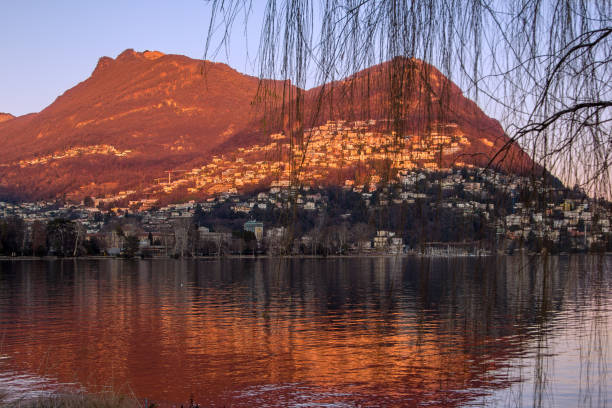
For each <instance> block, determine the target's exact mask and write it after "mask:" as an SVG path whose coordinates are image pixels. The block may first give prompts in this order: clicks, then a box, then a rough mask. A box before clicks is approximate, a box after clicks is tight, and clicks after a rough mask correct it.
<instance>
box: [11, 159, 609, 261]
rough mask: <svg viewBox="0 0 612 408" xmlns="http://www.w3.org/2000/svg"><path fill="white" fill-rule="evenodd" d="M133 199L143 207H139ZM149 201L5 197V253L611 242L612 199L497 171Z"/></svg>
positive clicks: (379, 249)
mask: <svg viewBox="0 0 612 408" xmlns="http://www.w3.org/2000/svg"><path fill="white" fill-rule="evenodd" d="M132 204H135V203H132ZM150 205H151V206H150V207H149V208H146V209H142V208H138V209H134V208H130V207H129V206H128V207H123V208H120V207H110V206H109V203H107V202H105V201H104V200H97V199H93V198H91V197H88V198H86V199H85V200H84V201H83V202H82V203H80V204H74V203H65V202H61V201H41V202H32V203H8V202H0V227H1V228H0V245H1V246H0V254H2V255H5V256H48V255H53V256H84V255H103V256H127V257H133V256H141V257H187V256H232V255H249V256H261V255H266V254H267V255H324V256H331V255H355V254H372V255H375V254H377V255H380V254H396V255H398V254H415V255H431V256H468V255H470V256H474V255H488V254H494V253H513V252H515V251H529V252H543V251H545V252H547V253H571V252H585V251H610V250H612V228H611V223H612V207H611V205H610V203H609V202H607V201H604V200H593V199H590V198H588V197H587V196H586V195H585V194H584V193H583V192H581V191H580V190H579V189H577V188H575V189H571V190H570V189H566V188H564V187H563V186H561V185H560V183H559V185H546V184H544V181H543V180H535V181H534V180H532V179H529V178H526V177H519V176H515V175H508V174H503V173H499V172H495V171H493V170H491V169H480V168H466V167H462V168H451V169H436V170H432V169H421V170H402V171H400V172H399V175H398V179H397V180H392V181H389V182H386V183H382V182H379V183H377V184H375V185H356V184H355V182H354V180H345V183H344V186H342V187H329V186H327V187H323V186H321V187H312V186H308V185H303V186H301V187H290V186H287V185H283V184H282V183H278V182H273V183H272V184H271V185H270V186H269V187H267V188H265V189H261V190H260V191H255V192H253V193H250V194H238V193H237V192H222V193H219V194H216V195H214V196H213V197H210V198H208V199H206V200H203V201H193V200H191V201H188V202H184V203H175V204H169V205H165V206H159V207H158V206H155V204H154V203H150Z"/></svg>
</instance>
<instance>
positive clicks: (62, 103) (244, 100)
mask: <svg viewBox="0 0 612 408" xmlns="http://www.w3.org/2000/svg"><path fill="white" fill-rule="evenodd" d="M391 64H406V69H407V70H408V71H410V72H412V74H414V72H416V73H417V75H430V76H431V78H430V79H431V81H425V82H427V85H430V84H433V85H432V86H433V88H432V89H425V88H426V87H425V86H424V82H423V80H422V78H421V79H419V78H417V77H407V78H408V80H406V81H403V82H402V83H401V84H400V86H399V88H400V89H403V90H404V91H405V95H404V96H402V98H401V101H406V106H407V107H406V108H405V109H403V110H402V112H400V116H401V120H400V121H397V122H402V124H401V126H402V129H403V130H405V131H406V132H407V133H411V134H415V135H420V134H425V133H432V130H431V124H432V123H435V124H438V125H440V126H442V127H444V126H446V125H448V124H455V126H456V127H457V129H459V133H461V134H465V135H467V137H468V138H469V139H470V143H469V145H468V144H465V145H464V146H463V150H462V151H461V152H460V153H461V154H463V155H465V157H469V156H470V155H472V156H473V157H472V158H471V159H468V160H463V161H464V162H466V164H473V165H478V166H483V165H486V164H487V161H488V159H490V157H491V156H492V154H491V152H492V151H493V150H494V149H499V148H501V147H502V146H503V145H504V144H505V143H506V142H508V138H507V136H505V134H504V133H503V129H502V128H501V126H500V125H499V123H498V122H497V121H495V120H494V119H491V118H488V117H487V116H486V115H485V114H484V112H482V110H480V108H478V106H477V105H476V104H475V103H474V102H472V101H470V100H469V99H467V98H465V97H464V96H463V94H462V92H461V90H460V89H459V88H458V87H457V86H456V85H455V84H453V83H452V82H451V81H450V80H448V79H446V78H445V77H444V76H443V75H442V74H441V73H440V72H439V71H438V70H437V69H435V68H434V67H432V66H430V65H428V64H426V63H424V62H417V63H415V62H414V60H408V59H404V60H402V61H399V62H398V61H396V60H393V61H388V62H386V63H382V64H379V65H376V66H374V67H370V68H368V69H366V70H363V71H360V72H358V73H356V74H354V75H352V76H351V77H349V78H345V79H344V80H342V81H336V82H334V83H331V84H326V85H325V86H326V87H327V88H325V89H323V90H322V89H321V87H316V88H312V89H309V90H299V89H298V88H296V87H295V86H293V85H292V84H290V83H288V82H286V81H275V80H265V81H263V82H262V81H260V80H259V79H258V78H256V77H252V76H248V75H244V74H241V73H239V72H238V71H236V70H235V69H233V68H231V67H229V66H228V65H226V64H222V63H215V62H210V61H201V60H194V59H191V58H188V57H186V56H181V55H173V54H163V53H161V52H158V51H144V52H136V51H134V50H133V49H127V50H125V51H123V52H122V53H121V54H119V55H118V56H117V57H116V58H114V59H113V58H110V57H101V58H100V59H99V60H98V63H97V65H96V67H95V69H94V70H93V72H92V74H91V76H90V77H89V78H87V79H85V80H84V81H82V82H80V83H79V84H77V85H75V86H74V87H72V88H70V89H68V90H66V91H65V92H64V93H63V94H62V95H60V96H58V97H57V99H56V100H55V101H54V102H53V103H52V104H50V105H49V106H47V107H46V108H45V109H43V110H42V111H41V112H39V113H34V114H28V115H24V116H20V117H10V118H9V119H8V120H5V121H1V120H0V122H1V123H0V143H2V145H3V146H5V150H4V152H3V153H2V155H0V195H1V196H3V197H12V198H18V199H39V198H51V197H58V196H66V197H69V198H73V199H77V200H78V199H82V197H84V196H86V195H98V196H99V195H113V194H118V193H119V192H121V191H125V190H130V191H135V192H136V193H143V192H145V191H149V192H150V191H151V190H150V186H152V185H155V184H156V183H157V184H159V183H160V181H159V179H160V178H162V177H165V176H166V172H167V171H169V170H177V171H178V170H181V171H183V170H190V169H191V168H193V167H200V166H205V165H207V164H208V163H210V161H211V160H212V159H213V157H217V155H232V154H234V155H235V152H236V149H238V148H239V147H249V146H252V145H256V144H261V145H262V146H263V145H265V144H266V143H268V142H269V138H270V134H272V133H278V132H281V133H284V134H291V133H292V130H291V129H288V128H287V124H286V123H283V122H286V120H285V118H284V117H282V115H281V114H279V113H280V112H290V111H291V109H293V105H292V104H293V103H294V101H295V99H294V98H293V97H294V96H295V95H296V94H297V93H298V92H300V93H301V95H303V98H304V101H305V102H304V111H303V113H304V118H309V123H307V124H306V123H305V124H304V125H308V126H309V127H312V126H315V127H320V126H324V124H325V123H326V122H327V121H329V120H332V119H342V120H348V121H350V122H352V121H363V120H378V121H379V122H380V123H382V121H383V119H384V117H385V115H386V113H388V112H389V111H390V110H391V109H392V108H393V105H394V102H390V101H388V100H386V98H387V94H388V92H386V89H387V88H388V87H389V86H391V85H393V86H395V85H394V84H391V85H389V83H387V82H389V81H387V80H386V79H385V72H386V71H385V70H386V69H387V67H388V66H389V65H391ZM410 64H412V65H410ZM414 64H417V65H418V64H420V68H419V67H417V69H416V70H415V69H414V66H415V65H414ZM402 69H403V68H402ZM413 71H414V72H413ZM399 72H401V70H400V71H399ZM412 74H411V75H412ZM408 76H409V75H408ZM366 77H368V78H373V77H375V81H374V82H373V83H377V85H376V87H375V89H374V91H372V92H371V93H368V94H365V93H364V91H363V89H365V85H364V84H365V82H364V81H365V80H364V78H366ZM376 81H378V82H376ZM385 81H387V82H385ZM350 84H352V85H351V86H349V85H350ZM355 84H357V85H356V86H355ZM262 85H263V86H262ZM369 85H370V82H368V86H369ZM417 88H418V89H417ZM262 90H264V91H270V90H275V91H272V93H274V92H276V91H278V92H277V94H274V95H275V96H274V98H275V100H274V101H273V105H274V108H273V109H271V110H269V112H267V114H266V115H264V114H263V112H262V111H263V110H264V108H262V106H261V105H258V104H257V103H256V102H255V100H256V98H257V97H258V96H260V95H261V94H262ZM326 92H327V93H326ZM334 92H335V93H334ZM321 95H323V98H321ZM342 95H344V96H342ZM346 95H349V96H350V95H352V96H351V97H352V98H355V95H357V100H358V101H359V103H360V104H361V102H363V104H362V105H361V106H359V104H358V105H357V106H355V105H350V104H349V103H348V102H347V98H346V97H345V96H346ZM341 96H342V97H341ZM359 98H361V99H359ZM436 98H437V99H436ZM282 101H287V102H286V103H284V104H283V103H281V102H282ZM321 101H322V102H321ZM402 104H403V102H402ZM445 104H446V105H445ZM366 105H368V106H371V108H368V109H365V106H366ZM454 110H456V112H454ZM425 115H429V116H427V117H425ZM11 116H12V115H11ZM270 118H276V119H275V120H276V123H275V122H274V120H270ZM279 118H280V119H279ZM264 123H265V126H266V128H265V129H264V126H263V125H262V124H264ZM436 126H437V125H436ZM388 127H389V126H388ZM389 129H390V127H389ZM389 129H387V130H389ZM389 131H390V130H389ZM481 139H482V140H487V143H489V144H491V145H490V146H489V145H487V144H486V143H485V144H483V143H484V142H481V141H480V140H481ZM402 143H403V142H402ZM451 150H452V149H451ZM458 153H459V152H458ZM511 153H512V154H513V155H514V156H516V157H515V159H513V160H509V161H508V162H507V163H508V164H504V163H499V164H500V166H501V167H502V168H503V169H505V170H507V171H511V172H520V171H526V169H529V168H533V166H534V165H533V163H532V162H531V160H530V159H529V158H528V156H527V155H526V154H525V153H524V152H523V151H522V150H520V149H519V148H518V147H511ZM458 157H459V156H458V155H457V154H446V153H445V156H444V158H443V159H441V161H440V163H441V164H443V165H449V164H452V163H453V162H457V161H458ZM504 166H505V167H504ZM156 179H157V181H156ZM226 184H227V183H226ZM147 189H148V190H147ZM147 194H148V193H147ZM136 195H137V194H136Z"/></svg>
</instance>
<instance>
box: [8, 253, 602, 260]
mask: <svg viewBox="0 0 612 408" xmlns="http://www.w3.org/2000/svg"><path fill="white" fill-rule="evenodd" d="M516 255H527V256H572V255H603V256H610V255H612V252H578V253H562V254H522V253H520V252H519V253H515V254H512V255H511V254H506V253H490V254H480V255H470V254H466V255H428V254H420V253H406V254H353V255H339V254H334V255H265V254H264V255H256V256H253V255H225V256H190V257H184V258H174V257H171V256H161V257H153V258H140V257H134V258H122V257H119V256H104V255H88V256H76V257H72V256H70V257H58V256H43V257H38V256H0V261H60V260H84V261H92V260H119V261H157V260H177V261H178V260H226V259H245V260H248V259H252V260H255V259H351V258H432V259H434V258H435V259H445V258H446V259H451V258H452V259H455V258H491V257H498V256H516Z"/></svg>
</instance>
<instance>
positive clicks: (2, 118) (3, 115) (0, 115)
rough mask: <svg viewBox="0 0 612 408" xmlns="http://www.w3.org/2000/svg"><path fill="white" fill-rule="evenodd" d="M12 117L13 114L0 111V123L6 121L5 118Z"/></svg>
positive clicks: (9, 118)
mask: <svg viewBox="0 0 612 408" xmlns="http://www.w3.org/2000/svg"><path fill="white" fill-rule="evenodd" d="M14 117H15V116H13V115H11V114H10V113H4V112H0V123H2V122H6V121H7V120H11V119H13V118H14Z"/></svg>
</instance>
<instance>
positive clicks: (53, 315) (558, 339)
mask: <svg viewBox="0 0 612 408" xmlns="http://www.w3.org/2000/svg"><path fill="white" fill-rule="evenodd" d="M611 289H612V257H611V256H576V257H549V258H542V257H537V258H528V257H520V256H513V257H499V258H495V257H490V258H482V259H474V258H458V259H419V258H343V259H324V260H321V259H285V260H278V259H276V260H275V259H261V260H255V259H254V260H245V259H243V260H145V261H122V260H78V261H75V260H63V261H0V391H2V390H3V391H4V392H8V393H9V398H17V397H29V396H36V395H41V394H45V393H49V392H57V391H58V390H64V389H86V390H91V391H96V390H101V389H109V388H112V389H114V390H117V391H119V392H125V393H132V392H133V393H134V394H135V395H136V396H138V397H139V398H142V399H145V398H147V399H148V401H151V400H153V401H155V402H158V403H161V404H162V405H164V404H169V405H172V404H181V403H185V402H186V401H188V400H189V398H190V397H191V396H193V398H194V400H196V401H198V402H200V403H202V404H204V405H205V406H235V407H252V406H294V407H310V406H312V407H315V406H316V407H319V406H333V407H353V406H368V407H370V406H371V407H376V406H380V407H387V406H415V405H427V406H502V407H506V406H507V407H517V406H551V407H553V406H554V407H559V406H568V407H580V406H584V407H603V406H611V405H612V400H611V398H612V391H610V388H612V387H610V367H611V360H612V355H611V354H610V352H611V351H612V333H611V329H612V290H611Z"/></svg>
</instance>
